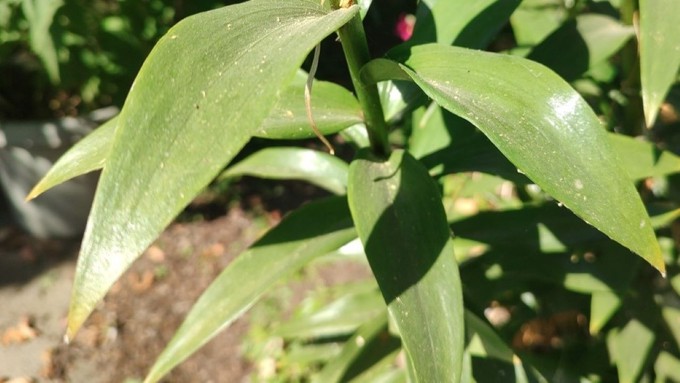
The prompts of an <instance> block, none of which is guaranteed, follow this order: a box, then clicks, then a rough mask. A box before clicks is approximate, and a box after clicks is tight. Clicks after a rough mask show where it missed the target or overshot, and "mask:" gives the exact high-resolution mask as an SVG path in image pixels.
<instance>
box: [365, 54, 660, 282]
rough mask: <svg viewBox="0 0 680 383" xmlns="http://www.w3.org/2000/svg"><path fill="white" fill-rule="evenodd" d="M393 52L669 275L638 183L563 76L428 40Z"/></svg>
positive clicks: (442, 100)
mask: <svg viewBox="0 0 680 383" xmlns="http://www.w3.org/2000/svg"><path fill="white" fill-rule="evenodd" d="M394 54H395V55H402V56H403V57H402V60H403V62H404V64H403V65H401V68H402V69H403V70H404V72H405V73H406V74H407V75H409V76H410V77H411V78H412V79H413V81H414V82H416V83H417V84H418V85H419V86H420V87H421V88H422V89H423V91H425V93H426V94H427V95H428V96H430V97H432V98H433V99H434V100H435V101H436V102H437V103H439V104H440V105H442V106H443V107H444V108H446V109H448V110H449V111H451V112H453V113H455V114H457V115H459V116H460V117H463V118H464V119H466V120H468V121H470V122H471V123H473V124H474V125H475V126H476V127H477V128H479V129H480V130H481V131H482V132H484V134H485V135H486V136H487V137H488V138H489V140H490V141H491V142H492V143H493V144H494V145H495V146H496V147H498V149H499V150H500V151H501V152H502V153H503V154H504V155H505V156H506V157H507V158H508V159H509V160H510V161H512V162H513V163H514V164H515V165H516V166H517V167H518V168H519V169H521V170H522V171H523V172H524V173H525V174H526V175H527V177H529V178H530V179H531V180H532V181H534V182H535V183H536V184H538V185H539V186H540V187H541V188H542V189H543V190H545V191H546V192H547V193H549V194H550V195H552V196H553V197H554V198H555V199H557V200H558V201H560V202H562V203H563V204H564V205H565V206H567V207H568V208H569V209H571V210H572V211H574V212H575V213H576V215H578V216H579V217H580V218H582V219H583V220H585V221H586V222H588V223H590V224H591V225H593V226H595V227H596V228H597V229H598V230H600V231H602V232H603V233H605V234H607V235H608V236H610V237H611V238H612V239H614V240H615V241H617V242H619V243H621V244H623V245H624V246H626V247H628V248H630V249H631V250H633V251H634V252H635V253H637V254H639V255H640V256H642V257H643V258H644V259H645V260H647V261H648V262H649V263H650V264H651V265H652V266H654V267H656V268H657V269H658V270H659V271H661V272H664V263H663V258H662V255H661V249H660V248H659V245H658V243H657V241H656V237H655V235H654V231H653V229H652V226H651V223H650V221H649V217H648V215H647V213H646V211H645V208H644V206H643V204H642V201H641V200H640V197H639V195H638V194H637V192H636V190H635V187H634V185H633V183H632V182H631V181H630V179H629V177H628V175H627V174H626V172H625V170H624V169H622V168H621V167H620V165H619V161H618V158H617V156H616V155H615V153H614V152H613V151H612V150H611V148H610V146H609V143H608V142H607V134H606V132H605V130H604V129H603V128H602V127H601V126H600V123H599V120H598V118H597V116H596V115H595V113H594V112H593V111H592V110H591V109H590V107H589V106H588V104H587V103H586V102H585V101H584V100H583V99H582V98H581V97H580V96H579V94H578V93H576V91H574V90H573V89H572V88H571V87H570V86H569V85H568V84H567V83H566V82H564V80H562V79H561V78H560V77H559V76H557V75H555V74H554V73H553V72H551V71H550V70H549V69H547V68H545V67H543V66H542V65H540V64H537V63H535V62H532V61H529V60H526V59H522V58H519V57H513V56H507V55H501V54H495V53H487V52H481V51H474V50H468V49H463V48H456V47H447V46H441V45H435V44H430V45H423V46H418V47H413V48H411V49H410V50H409V51H407V52H404V51H402V52H395V53H394ZM386 61H387V60H380V61H378V62H376V68H371V65H372V63H369V64H368V65H367V68H364V73H363V75H364V76H365V77H367V78H372V79H373V80H374V81H380V80H384V78H380V69H381V68H383V67H385V66H388V65H389V64H388V63H387V62H386ZM394 65H397V64H396V63H395V64H394Z"/></svg>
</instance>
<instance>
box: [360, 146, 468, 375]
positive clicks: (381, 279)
mask: <svg viewBox="0 0 680 383" xmlns="http://www.w3.org/2000/svg"><path fill="white" fill-rule="evenodd" d="M348 186H349V187H348V197H349V204H350V209H351V211H352V217H353V219H354V223H355V226H356V228H357V232H358V233H359V238H361V241H362V243H363V244H364V249H365V252H366V256H367V257H368V261H369V264H370V266H371V269H372V270H373V274H374V275H375V277H376V279H377V281H378V286H379V287H380V290H381V292H382V294H383V298H384V299H385V302H387V305H388V311H389V313H390V315H391V316H392V317H393V318H394V320H395V323H396V325H397V328H398V329H399V332H400V334H401V338H402V343H403V347H404V349H405V350H406V354H407V357H408V359H409V360H410V367H411V369H412V371H413V373H414V377H413V378H414V379H415V381H417V382H444V381H454V382H455V381H459V377H460V373H461V366H462V358H463V337H464V334H463V307H462V295H461V285H460V279H459V276H458V266H457V264H456V262H455V258H454V255H453V243H452V241H451V237H450V235H451V233H450V231H449V229H448V226H447V223H446V216H445V214H444V209H443V207H442V205H441V196H440V195H439V191H438V189H437V186H436V185H435V183H434V182H433V181H432V179H431V178H430V176H429V174H428V173H427V170H426V169H425V168H424V167H423V166H422V165H421V164H420V163H418V162H417V161H416V160H415V159H414V158H413V157H412V156H411V155H410V154H408V153H407V152H404V151H402V150H397V151H394V152H393V153H392V154H391V156H390V158H389V159H387V160H385V159H379V158H373V157H372V155H371V154H370V152H367V151H362V152H360V153H359V155H358V156H357V158H356V159H355V160H354V161H353V162H352V163H351V165H350V173H349V185H348Z"/></svg>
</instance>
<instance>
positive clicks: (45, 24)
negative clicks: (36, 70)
mask: <svg viewBox="0 0 680 383" xmlns="http://www.w3.org/2000/svg"><path fill="white" fill-rule="evenodd" d="M21 5H22V11H23V12H24V16H25V17H26V20H27V21H28V28H29V41H30V43H31V49H32V50H33V52H34V53H35V54H36V55H37V56H38V57H40V60H41V61H42V62H43V65H44V66H45V72H47V76H48V77H49V79H50V81H51V82H52V83H53V84H56V83H58V82H59V60H58V58H57V49H56V48H55V46H54V40H53V39H52V35H51V34H50V27H51V26H52V23H53V21H54V16H55V14H56V13H57V11H58V10H59V8H61V7H62V6H63V5H64V1H63V0H23V1H22V2H21Z"/></svg>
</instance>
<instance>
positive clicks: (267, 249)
mask: <svg viewBox="0 0 680 383" xmlns="http://www.w3.org/2000/svg"><path fill="white" fill-rule="evenodd" d="M355 235H356V232H355V231H354V229H353V228H352V220H351V218H350V215H349V210H348V208H347V202H346V200H345V198H340V197H335V198H330V199H327V200H324V201H321V202H315V203H310V204H308V205H305V206H303V207H302V208H301V209H299V210H298V211H296V212H294V213H292V214H290V215H289V216H287V217H286V218H285V219H284V220H283V221H282V222H281V223H280V224H279V225H278V226H277V227H275V228H274V229H272V230H271V231H270V232H269V233H267V234H266V235H265V236H264V237H263V238H262V239H260V240H259V241H258V242H257V243H255V245H253V246H252V247H251V248H250V249H249V250H247V251H246V252H244V253H243V254H241V255H239V256H238V257H237V258H236V259H235V260H234V262H233V263H231V264H230V265H229V266H228V267H227V268H226V269H225V270H224V271H223V272H222V273H221V274H220V275H219V276H218V277H217V278H216V279H215V281H213V283H212V284H211V285H210V286H209V287H208V289H206V291H205V292H203V294H202V295H201V297H200V298H199V300H198V301H197V302H196V304H195V305H194V307H193V308H192V309H191V311H190V312H189V314H188V315H187V317H186V319H185V320H184V322H183V323H182V325H181V326H180V328H179V329H178V330H177V332H176V333H175V336H174V337H173V338H172V340H171V341H170V343H169V344H168V345H167V346H166V348H165V350H163V352H162V353H161V355H160V356H159V357H158V359H157V360H156V363H155V364H154V365H153V367H152V368H151V371H149V374H148V376H147V377H146V380H145V382H147V383H148V382H156V381H158V380H159V379H160V378H161V377H163V375H165V374H166V373H167V372H168V371H170V370H171V369H172V368H173V367H175V366H176V365H177V364H179V363H180V362H182V361H183V360H184V359H186V358H187V357H188V356H189V355H191V354H192V353H193V352H195V351H196V350H197V349H198V348H200V347H201V346H202V345H204V344H205V343H206V342H208V341H209V340H210V339H211V338H212V337H213V336H215V335H216V334H217V333H218V332H219V331H220V330H222V329H223V328H225V327H227V326H228V325H229V324H230V323H231V322H232V321H234V320H235V319H236V318H238V317H239V316H240V315H241V314H243V312H244V311H245V310H247V309H248V308H249V307H250V306H252V304H253V303H254V302H255V301H256V300H257V299H258V298H259V297H260V296H262V294H264V293H265V292H266V291H267V290H268V289H269V288H271V287H272V286H273V285H274V283H275V282H276V281H278V280H279V279H282V278H285V277H286V276H287V275H290V274H291V273H293V272H295V271H296V270H299V269H300V268H301V267H302V266H304V265H305V264H306V263H308V262H309V261H310V260H312V259H313V258H315V257H317V256H321V255H323V254H325V253H328V252H330V251H332V250H335V249H337V248H338V247H340V246H342V245H343V244H345V243H347V242H348V241H350V240H352V239H353V238H354V236H355Z"/></svg>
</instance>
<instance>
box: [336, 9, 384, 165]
mask: <svg viewBox="0 0 680 383" xmlns="http://www.w3.org/2000/svg"><path fill="white" fill-rule="evenodd" d="M338 34H339V35H340V41H341V42H342V49H343V50H344V52H345V58H346V60H347V65H348V66H349V73H350V75H351V76H352V83H353V84H354V90H355V92H356V94H357V98H358V99H359V104H360V105H361V108H362V109H363V112H364V121H365V122H366V129H367V130H368V139H369V141H370V143H371V149H372V150H373V153H375V154H377V155H380V156H384V157H387V155H388V154H389V153H390V147H389V142H388V140H387V124H385V116H384V115H383V111H382V106H381V104H380V97H379V95H378V87H377V86H376V85H367V84H365V83H364V82H363V81H361V77H360V76H359V71H360V70H361V68H362V67H363V66H364V65H365V64H366V63H367V62H368V61H369V60H370V56H369V53H368V45H367V44H366V35H365V34H364V27H363V25H362V24H361V16H359V14H357V15H356V16H354V18H352V20H351V21H350V22H349V23H347V24H345V25H344V26H343V27H342V28H340V30H339V31H338Z"/></svg>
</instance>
